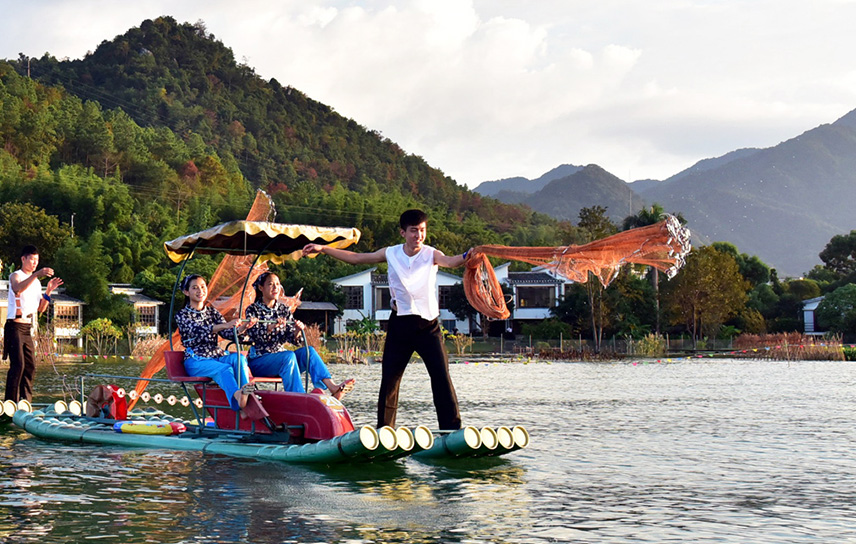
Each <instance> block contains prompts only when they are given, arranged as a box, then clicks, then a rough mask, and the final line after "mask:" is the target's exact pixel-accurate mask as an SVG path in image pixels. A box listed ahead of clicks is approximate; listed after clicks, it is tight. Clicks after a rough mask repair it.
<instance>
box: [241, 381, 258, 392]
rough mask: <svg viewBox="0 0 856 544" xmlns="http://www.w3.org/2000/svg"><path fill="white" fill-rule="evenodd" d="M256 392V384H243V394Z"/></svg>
mask: <svg viewBox="0 0 856 544" xmlns="http://www.w3.org/2000/svg"><path fill="white" fill-rule="evenodd" d="M255 392H256V386H255V385H254V384H251V383H245V384H244V385H243V387H241V394H242V395H252V394H253V393H255Z"/></svg>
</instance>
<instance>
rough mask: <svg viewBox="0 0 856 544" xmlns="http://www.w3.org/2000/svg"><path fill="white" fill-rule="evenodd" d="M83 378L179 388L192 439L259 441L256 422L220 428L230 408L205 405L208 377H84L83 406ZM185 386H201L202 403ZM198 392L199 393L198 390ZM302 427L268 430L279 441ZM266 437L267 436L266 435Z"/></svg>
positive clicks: (81, 383)
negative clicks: (214, 437) (223, 413)
mask: <svg viewBox="0 0 856 544" xmlns="http://www.w3.org/2000/svg"><path fill="white" fill-rule="evenodd" d="M86 378H99V379H102V380H128V381H134V382H137V381H145V382H149V383H152V382H154V383H164V384H170V385H173V386H175V385H181V388H182V390H183V391H184V394H185V396H186V397H187V399H188V400H189V401H190V402H189V404H188V407H189V408H190V410H191V412H192V413H193V418H194V420H195V424H191V425H190V426H189V427H191V428H192V429H193V433H188V434H190V435H191V436H193V437H200V436H211V435H230V436H235V435H238V436H248V437H250V436H251V437H254V438H260V435H259V433H258V429H257V427H256V423H255V422H252V423H251V425H250V429H249V430H244V429H241V428H240V427H239V425H240V418H237V417H236V418H235V428H234V429H231V428H230V429H224V428H221V427H220V425H219V418H218V413H219V412H220V411H221V410H232V408H231V407H229V406H221V405H215V404H208V402H207V391H208V387H207V386H208V384H209V383H210V382H211V381H212V380H211V379H210V378H206V377H198V376H188V377H186V379H184V380H180V381H179V380H176V379H174V377H170V378H141V377H138V376H121V375H115V374H85V375H83V376H81V377H80V391H81V398H82V404H83V406H86V393H85V391H86ZM187 384H191V385H200V386H201V387H200V388H199V389H197V395H198V396H199V399H200V400H201V404H196V403H195V402H193V401H192V400H190V399H191V394H190V391H189V390H188V388H187ZM200 390H201V391H200ZM120 391H121V393H120V395H121V396H124V394H125V393H124V390H120ZM206 410H210V411H211V413H212V414H213V420H214V426H213V427H210V426H208V425H206V418H205V417H204V413H205V411H206ZM93 419H102V418H93ZM302 429H303V425H287V426H284V428H283V429H282V430H281V431H276V430H270V431H271V434H273V435H274V436H272V437H271V438H275V439H277V440H282V435H283V434H285V435H288V433H289V432H290V431H292V430H302ZM265 434H267V433H265Z"/></svg>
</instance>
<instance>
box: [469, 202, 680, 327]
mask: <svg viewBox="0 0 856 544" xmlns="http://www.w3.org/2000/svg"><path fill="white" fill-rule="evenodd" d="M690 249H691V247H690V231H689V229H687V228H686V227H683V226H682V225H681V224H680V222H679V221H678V220H677V218H676V217H674V216H671V215H667V216H666V219H664V220H663V221H660V222H659V223H657V224H654V225H649V226H647V227H639V228H636V229H630V230H626V231H624V232H619V233H618V234H614V235H612V236H609V237H607V238H603V239H601V240H595V241H594V242H590V243H588V244H585V245H581V246H574V245H570V246H560V247H509V246H494V245H486V246H477V247H474V248H473V249H471V250H470V251H469V253H468V254H467V262H466V270H465V272H464V290H465V292H466V294H467V300H468V301H469V302H470V305H472V307H473V308H475V309H476V310H477V311H479V312H481V313H482V314H484V315H486V316H488V317H489V318H491V319H507V318H508V316H509V315H511V313H510V312H509V311H508V308H507V307H506V305H505V297H504V296H503V294H502V288H501V287H500V285H499V281H498V280H497V278H496V274H495V273H494V271H493V267H492V266H491V265H490V261H488V256H491V257H500V258H503V259H512V260H515V261H523V262H526V263H529V264H533V265H536V266H541V267H542V268H544V269H546V270H551V271H553V272H555V273H556V274H558V275H560V276H562V277H564V278H566V279H568V280H570V281H574V282H578V283H585V282H586V281H588V278H589V274H593V275H594V276H595V277H597V278H598V279H599V280H600V283H601V284H602V285H603V286H604V287H607V286H608V285H609V284H610V283H611V282H612V280H614V279H615V277H616V276H617V275H618V271H619V269H620V268H621V266H622V265H625V264H630V263H632V264H643V265H647V266H652V267H654V268H656V269H658V270H661V271H663V272H665V273H666V275H667V276H668V277H669V278H670V279H671V278H672V277H674V275H675V274H677V272H678V269H680V268H681V267H682V266H683V264H684V259H685V258H686V255H687V254H688V253H689V252H690Z"/></svg>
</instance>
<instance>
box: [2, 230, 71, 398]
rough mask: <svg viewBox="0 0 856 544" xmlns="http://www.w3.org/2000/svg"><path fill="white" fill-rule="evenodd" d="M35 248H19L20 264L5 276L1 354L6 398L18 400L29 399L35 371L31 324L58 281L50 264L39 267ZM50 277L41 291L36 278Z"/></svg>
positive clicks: (35, 320)
mask: <svg viewBox="0 0 856 544" xmlns="http://www.w3.org/2000/svg"><path fill="white" fill-rule="evenodd" d="M37 266H39V250H38V249H37V248H36V246H25V247H24V249H22V250H21V268H20V269H18V270H16V271H15V272H13V273H12V275H10V276H9V295H8V297H9V299H8V300H9V302H8V308H9V310H8V313H7V314H6V326H5V327H4V328H3V334H4V338H3V358H4V359H5V358H6V357H7V356H8V357H9V372H8V373H7V374H6V395H5V399H6V400H11V401H14V402H18V401H19V400H21V399H26V400H27V401H32V400H33V376H34V375H35V372H36V349H35V345H34V344H33V335H32V328H33V327H34V326H35V325H36V323H37V322H38V314H39V313H40V312H43V311H45V310H46V309H47V308H48V306H49V305H50V300H51V293H52V292H53V291H54V289H56V288H57V287H59V286H60V285H62V280H61V279H60V278H54V277H52V276H53V275H54V271H53V269H52V268H40V269H38V270H36V267H37ZM44 277H48V278H51V279H50V280H49V281H48V284H47V288H46V289H45V294H44V295H42V285H41V283H40V281H39V278H44Z"/></svg>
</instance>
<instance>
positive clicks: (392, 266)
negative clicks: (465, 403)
mask: <svg viewBox="0 0 856 544" xmlns="http://www.w3.org/2000/svg"><path fill="white" fill-rule="evenodd" d="M427 220H428V216H427V215H426V214H425V212H423V211H421V210H407V211H406V212H404V213H403V214H401V218H400V219H399V226H400V227H401V231H400V233H401V236H402V237H403V238H404V243H403V244H399V245H397V246H390V247H385V248H383V249H379V250H377V251H375V252H373V253H355V252H353V251H347V250H344V249H336V248H332V247H330V246H325V245H319V244H309V245H307V246H306V247H304V248H303V254H304V255H312V254H316V253H324V254H325V255H330V256H331V257H333V258H336V259H339V260H340V261H344V262H346V263H350V264H377V263H382V262H384V261H386V263H387V264H388V266H389V291H390V296H391V299H392V314H391V315H390V318H389V326H388V329H387V334H386V342H385V343H384V346H383V362H382V371H381V373H382V376H381V382H380V392H379V393H378V410H377V412H378V414H377V419H378V427H382V426H384V425H389V426H393V427H394V426H395V414H396V411H397V409H398V389H399V385H400V384H401V378H402V376H403V375H404V370H405V369H406V368H407V364H408V363H409V362H410V357H411V356H412V355H413V352H414V351H415V352H416V353H418V354H419V356H420V357H422V360H423V361H424V363H425V367H426V368H427V369H428V375H429V377H430V378H431V391H432V392H433V395H434V407H435V409H436V410H437V420H438V422H439V424H440V429H441V430H454V429H460V428H461V413H460V411H459V409H458V398H457V395H456V394H455V386H454V385H452V378H451V376H450V375H449V358H448V355H447V354H446V346H445V343H444V341H443V333H442V331H441V330H440V323H439V319H438V318H439V316H440V309H439V304H438V303H437V267H438V266H442V267H445V268H456V267H459V266H462V265H463V264H464V255H455V256H452V257H448V256H446V255H445V254H443V252H442V251H440V250H438V249H435V248H433V247H431V246H427V245H425V244H424V242H425V235H426V233H427Z"/></svg>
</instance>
